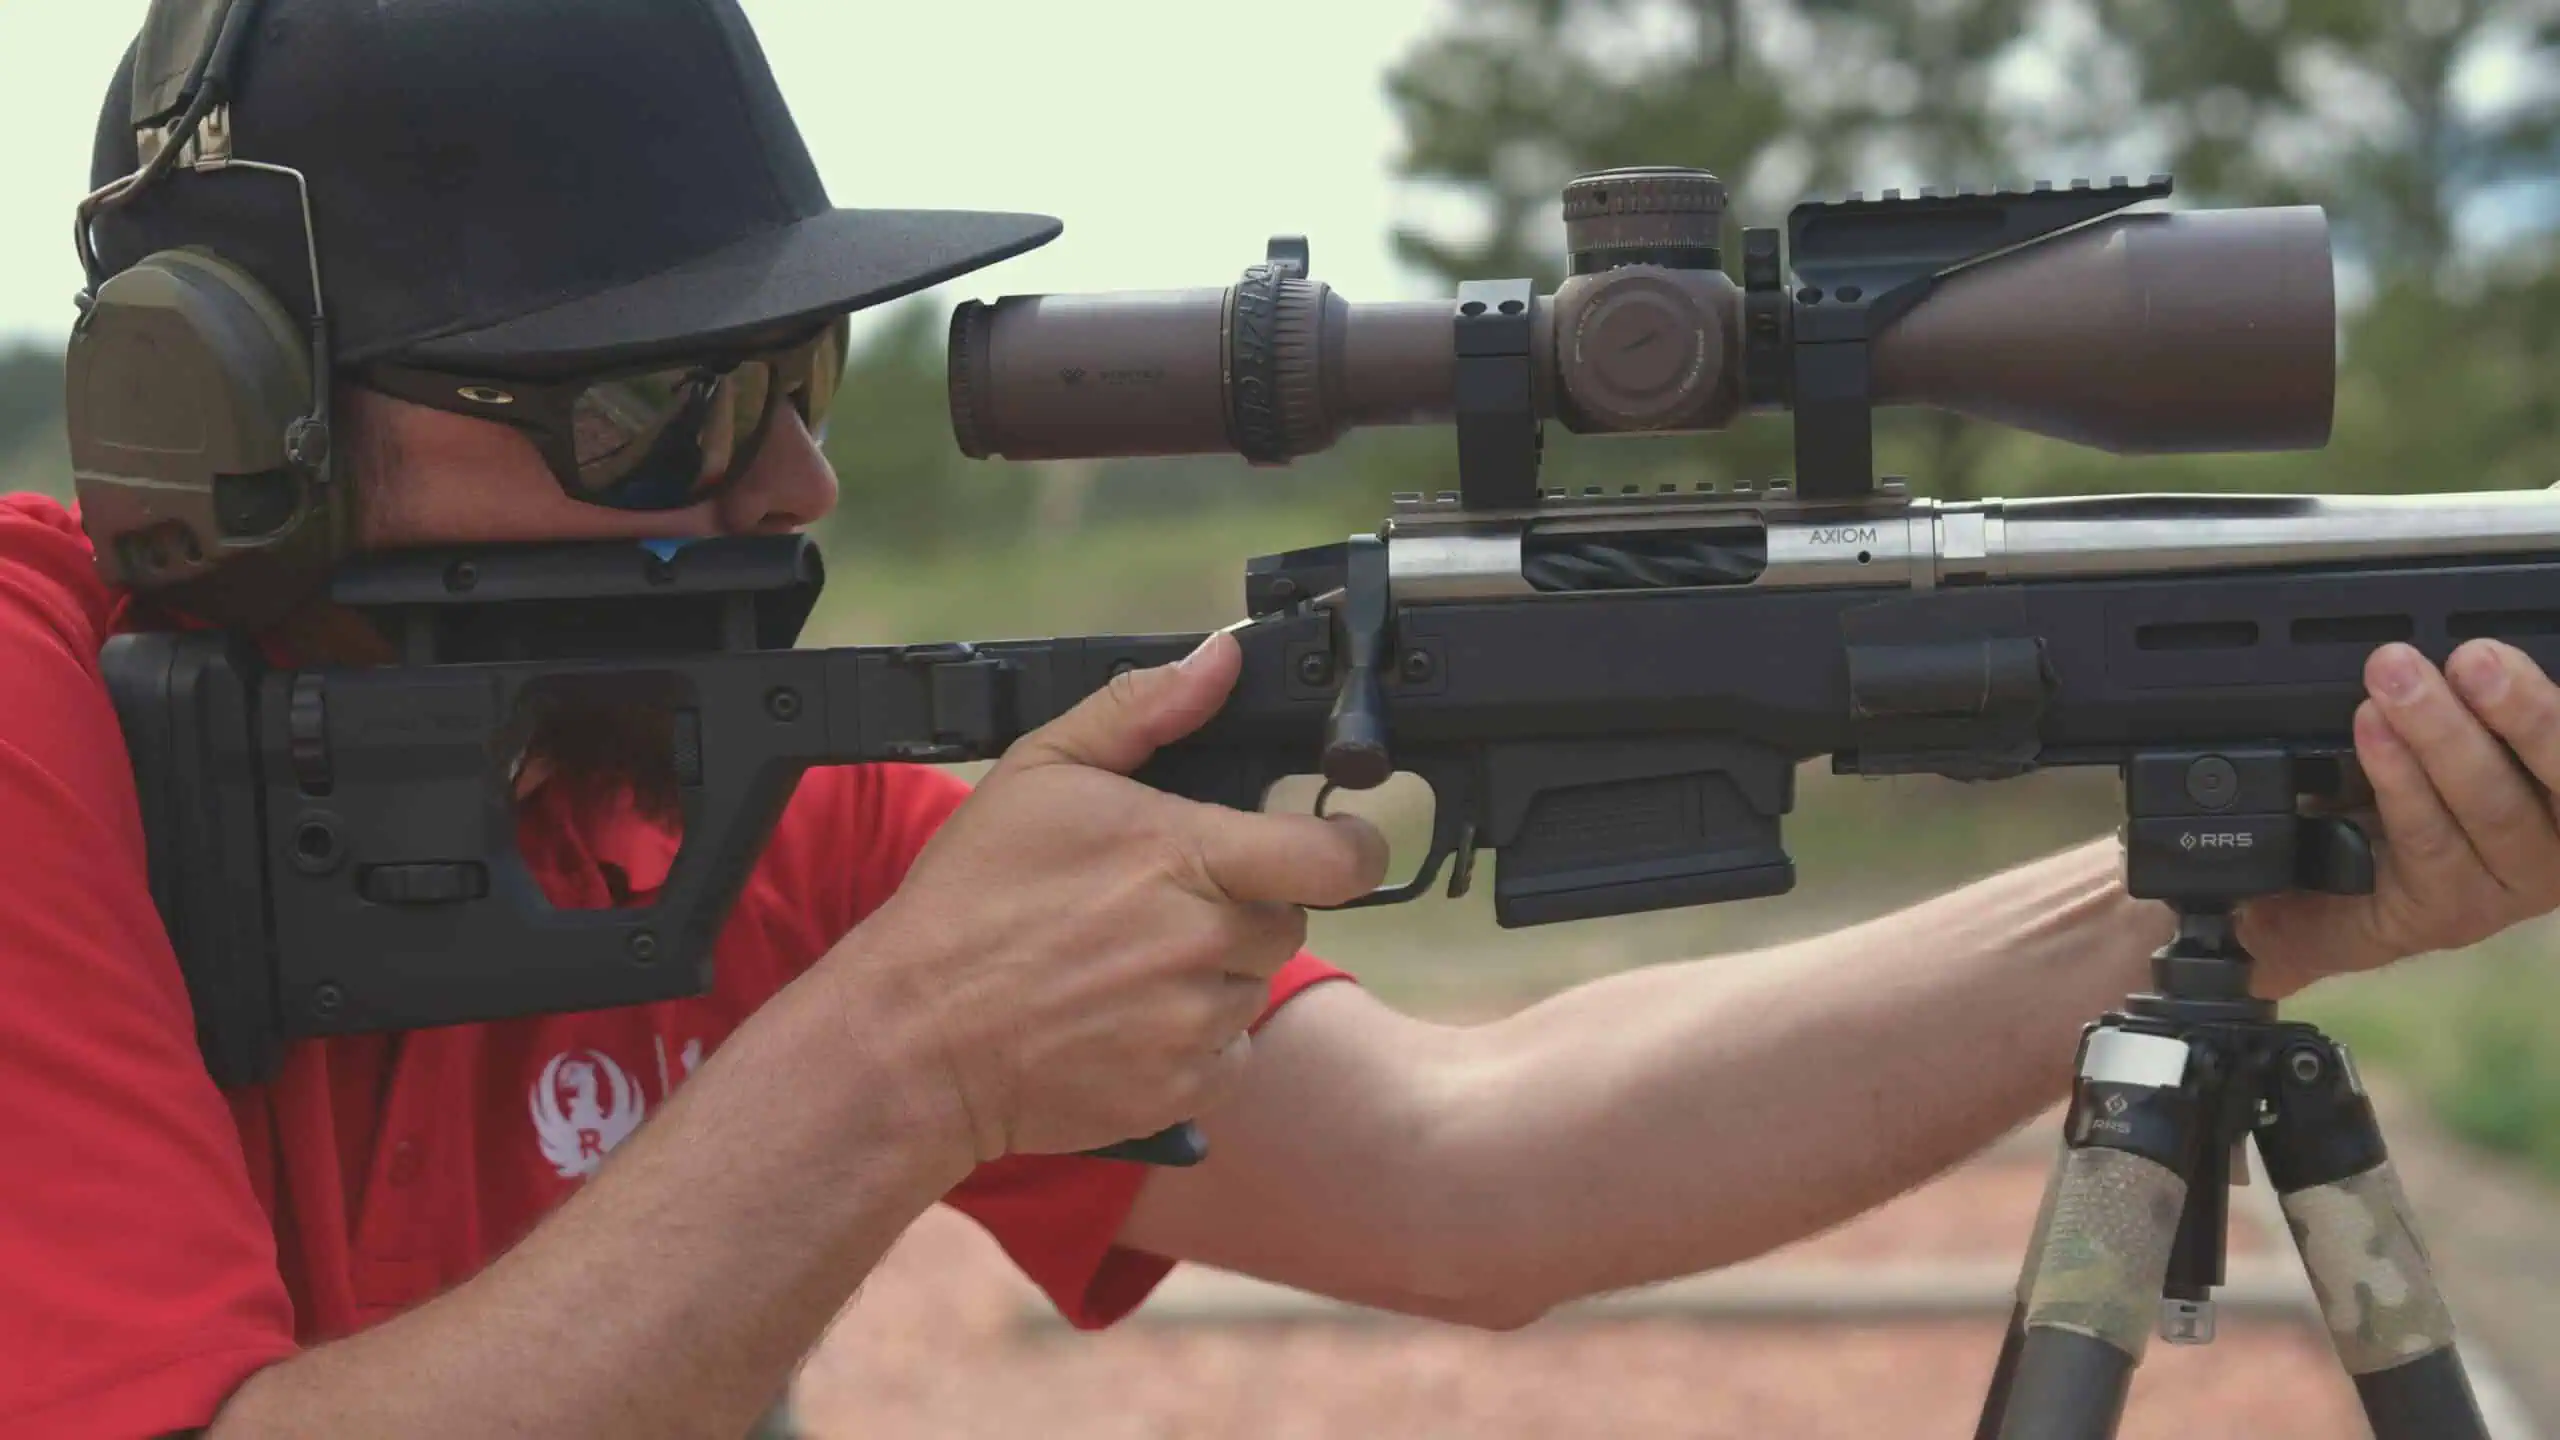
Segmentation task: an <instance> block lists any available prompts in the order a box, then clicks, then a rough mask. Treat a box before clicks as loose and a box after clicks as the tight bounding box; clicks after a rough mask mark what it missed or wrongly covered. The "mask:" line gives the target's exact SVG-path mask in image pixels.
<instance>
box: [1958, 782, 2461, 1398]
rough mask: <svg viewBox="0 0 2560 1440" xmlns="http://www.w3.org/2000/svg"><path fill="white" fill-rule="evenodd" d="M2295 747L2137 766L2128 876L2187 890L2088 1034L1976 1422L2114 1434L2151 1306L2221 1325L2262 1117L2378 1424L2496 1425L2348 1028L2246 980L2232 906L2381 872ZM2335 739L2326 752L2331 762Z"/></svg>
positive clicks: (2207, 1330)
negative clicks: (2320, 796) (2245, 1172)
mask: <svg viewBox="0 0 2560 1440" xmlns="http://www.w3.org/2000/svg"><path fill="white" fill-rule="evenodd" d="M2303 763H2305V762H2302V761H2299V760H2297V759H2296V757H2293V756H2290V755H2288V754H2286V753H2284V752H2281V751H2232V750H2224V751H2218V752H2214V753H2211V754H2207V753H2203V752H2194V751H2188V752H2162V753H2157V754H2146V755H2141V756H2138V757H2136V758H2135V759H2133V760H2132V761H2130V762H2129V763H2128V764H2127V765H2126V767H2125V778H2126V786H2125V798H2126V825H2125V829H2124V832H2123V838H2124V844H2125V864H2126V883H2127V888H2128V890H2129V891H2130V892H2131V893H2132V894H2133V895H2135V896H2137V897H2139V898H2144V899H2158V900H2165V901H2167V902H2169V904H2170V905H2171V906H2172V907H2173V909H2174V910H2175V911H2176V914H2177V918H2178V929H2177V934H2176V937H2175V938H2174V939H2172V940H2171V941H2170V942H2169V943H2168V944H2166V945H2164V946H2162V947H2161V948H2160V949H2159V950H2158V951H2156V952H2154V954H2153V955H2152V962H2151V969H2152V987H2153V988H2152V990H2151V992H2150V993H2145V994H2137V995H2134V996H2131V997H2129V998H2128V999H2127V1000H2126V1002H2125V1004H2124V1006H2123V1008H2122V1009H2120V1010H2116V1011H2111V1012H2109V1013H2108V1014H2107V1015H2106V1017H2105V1018H2104V1019H2102V1020H2100V1021H2098V1022H2096V1023H2094V1024H2092V1025H2091V1026H2089V1027H2088V1028H2087V1029H2086V1030H2084V1031H2083V1032H2082V1034H2081V1041H2080V1051H2079V1057H2078V1061H2077V1071H2076V1079H2075V1080H2074V1082H2073V1086H2072V1095H2071V1103H2070V1108H2069V1111H2068V1113H2067V1115H2066V1118H2065V1120H2064V1125H2063V1129H2064V1134H2063V1145H2062V1150H2061V1153H2060V1155H2059V1156H2058V1157H2057V1159H2056V1163H2055V1167H2054V1170H2053V1174H2052V1177H2051V1179H2050V1180H2049V1181H2048V1182H2047V1185H2046V1188H2045V1194H2044V1205H2043V1208H2042V1210H2041V1211H2040V1212H2039V1213H2038V1215H2037V1218H2036V1228H2035V1235H2034V1238H2033V1240H2032V1241H2031V1242H2030V1243H2029V1245H2028V1249H2027V1256H2026V1264H2025V1267H2024V1269H2023V1271H2022V1272H2021V1274H2020V1277H2019V1282H2018V1303H2017V1306H2016V1308H2015V1309H2014V1310H2013V1311H2012V1312H2011V1315H2010V1320H2009V1329H2008V1334H2007V1336H2006V1337H2005V1338H2004V1339H2003V1341H2002V1343H2001V1347H2000V1358H1999V1362H1998V1364H1997V1366H1996V1367H1995V1369H1994V1370H1993V1372H1992V1379H1991V1387H1990V1393H1989V1396H1988V1399H1987V1400H1986V1402H1985V1405H1984V1409H1983V1413H1982V1422H1981V1425H1980V1427H1979V1428H1978V1429H1977V1430H1976V1431H1975V1432H1974V1435H1975V1440H2111V1437H2113V1436H2114V1434H2115V1432H2116V1427H2117V1425H2118V1424H2119V1423H2120V1421H2121V1420H2122V1418H2123V1413H2124V1402H2125V1393H2126V1391H2127V1389H2128V1388H2129V1386H2130V1385H2131V1383H2132V1379H2133V1372H2134V1370H2135V1368H2136V1367H2137V1366H2139V1365H2140V1364H2141V1362H2142V1353H2143V1349H2144V1347H2145V1345H2146V1343H2147V1341H2148V1340H2149V1338H2150V1335H2151V1333H2152V1332H2153V1330H2154V1329H2155V1327H2156V1329H2157V1331H2158V1333H2159V1334H2160V1337H2161V1338H2162V1339H2163V1340H2165V1341H2167V1342H2169V1343H2171V1344H2205V1343H2209V1342H2210V1341H2211V1340H2212V1339H2213V1330H2214V1311H2213V1300H2212V1290H2213V1287H2214V1286H2216V1285H2219V1284H2221V1283H2222V1282H2223V1242H2224V1238H2225V1226H2226V1222H2227V1219H2228V1214H2229V1202H2230V1195H2229V1186H2230V1184H2231V1176H2232V1168H2233V1165H2234V1164H2235V1163H2238V1164H2242V1165H2245V1164H2246V1157H2244V1156H2241V1155H2239V1154H2238V1153H2237V1147H2238V1146H2240V1145H2241V1144H2243V1143H2246V1142H2248V1141H2251V1140H2254V1141H2255V1142H2256V1144H2257V1148H2258V1155H2259V1158H2260V1160H2261V1161H2262V1162H2263V1163H2264V1167H2265V1170H2266V1174H2267V1177H2268V1180H2269V1181H2270V1183H2272V1184H2273V1185H2274V1186H2275V1189H2276V1193H2277V1195H2278V1196H2279V1197H2280V1198H2281V1200H2282V1202H2283V1208H2284V1213H2285V1218H2286V1221H2287V1228H2288V1229H2289V1230H2290V1231H2291V1232H2292V1234H2293V1238H2294V1243H2295V1246H2296V1249H2297V1251H2298V1252H2299V1254H2300V1255H2301V1257H2302V1262H2303V1267H2304V1269H2305V1271H2306V1272H2307V1274H2308V1277H2309V1279H2310V1282H2311V1288H2312V1292H2313V1293H2314V1295H2315V1296H2316V1297H2317V1298H2318V1300H2319V1302H2320V1309H2321V1312H2322V1315H2323V1317H2324V1318H2325V1319H2326V1321H2327V1323H2328V1327H2329V1334H2330V1339H2331V1341H2332V1343H2333V1344H2334V1345H2335V1347H2336V1350H2337V1354H2338V1359H2339V1361H2340V1363H2341V1364H2342V1365H2343V1366H2344V1367H2345V1369H2346V1371H2347V1373H2348V1375H2349V1376H2350V1377H2351V1378H2352V1379H2353V1380H2354V1382H2355V1388H2356V1394H2357V1397H2358V1399H2359V1400H2360V1401H2361V1402H2362V1404H2363V1407H2364V1412H2365V1417H2366V1419H2367V1420H2368V1421H2369V1422H2370V1423H2371V1425H2372V1427H2373V1433H2374V1436H2375V1440H2486V1436H2487V1434H2488V1430H2487V1427H2486V1424H2485V1422H2484V1421H2483V1420H2482V1418H2481V1413H2480V1409H2479V1405H2478V1403H2477V1401H2475V1400H2474V1399H2473V1398H2472V1393H2471V1385H2470V1381H2469V1378H2468V1377H2467V1376H2466V1375H2465V1374H2464V1372H2463V1368H2462V1362H2461V1359H2460V1357H2459V1356H2458V1354H2457V1353H2456V1351H2455V1348H2454V1333H2453V1319H2452V1316H2451V1314H2450V1312H2449V1311H2448V1310H2447V1309H2446V1306H2445V1303H2444V1299H2443V1297H2442V1295H2441V1294H2440V1293H2439V1292H2438V1291H2437V1289H2436V1284H2435V1278H2434V1275H2433V1273H2432V1272H2431V1269H2430V1266H2429V1262H2428V1259H2427V1255H2426V1250H2425V1247H2424V1245H2423V1243H2422V1242H2421V1241H2420V1239H2419V1236H2418V1232H2417V1226H2416V1224H2415V1222H2414V1220H2413V1219H2412V1218H2411V1216H2410V1213H2409V1206H2408V1202H2407V1200H2406V1199H2405V1198H2404V1196H2403V1195H2402V1193H2401V1188H2400V1182H2399V1177H2398V1175H2397V1173H2396V1172H2395V1171H2394V1170H2393V1169H2392V1166H2391V1162H2390V1158H2389V1154H2388V1151H2387V1150H2386V1148H2385V1147H2384V1145H2383V1140H2382V1131H2381V1128H2380V1126H2379V1124H2378V1123H2377V1122H2376V1120H2375V1118H2374V1111H2373V1104H2372V1102H2371V1100H2370V1099H2369V1098H2368V1097H2367V1095H2366V1093H2365V1089H2364V1085H2363V1082H2362V1081H2361V1080H2360V1079H2359V1078H2358V1076H2357V1074H2356V1070H2355V1066H2354V1063H2353V1061H2352V1060H2351V1059H2350V1058H2349V1057H2348V1055H2347V1052H2346V1049H2345V1047H2343V1046H2341V1045H2340V1044H2338V1043H2337V1042H2336V1041H2334V1040H2332V1039H2330V1038H2329V1037H2328V1036H2326V1035H2324V1034H2322V1033H2321V1032H2320V1031H2319V1029H2318V1028H2317V1027H2315V1026H2311V1025H2307V1024H2300V1023H2293V1022H2286V1021H2280V1020H2278V1019H2277V1018H2276V1009H2275V1006H2274V1005H2272V1004H2270V1003H2268V1002H2266V1001H2263V1000H2260V999H2257V998H2255V997H2253V996H2252V995H2251V994H2250V988H2249V973H2250V965H2251V957H2250V956H2249V954H2248V952H2247V951H2246V950H2245V949H2244V948H2243V947H2242V946H2241V944H2240V942H2239V939H2238V937H2237V935H2236V934H2235V932H2234V920H2233V914H2232V907H2233V906H2234V905H2235V904H2236V903H2237V902H2238V901H2239V900H2242V899H2246V898H2248V897H2250V896H2253V895H2264V894H2273V893H2276V892H2278V891H2282V890H2320V891H2326V892H2330V893H2337V894H2358V893H2364V892H2367V891H2370V890H2371V889H2372V888H2373V855H2372V851H2371V849H2370V847H2369V846H2368V844H2367V843H2366V840H2365V837H2364V835H2363V833H2362V832H2361V831H2359V830H2357V829H2356V828H2355V826H2354V825H2352V824H2351V823H2349V822H2347V821H2345V820H2342V819H2336V818H2330V817H2322V816H2309V815H2300V814H2297V813H2295V811H2294V800H2295V797H2296V795H2297V794H2299V793H2308V792H2306V791H2304V790H2303V789H2302V788H2301V787H2298V786H2297V784H2296V778H2297V777H2296V771H2297V767H2298V766H2300V765H2301V764H2303ZM2318 763H2325V762H2318Z"/></svg>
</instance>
